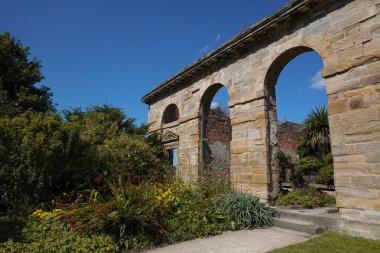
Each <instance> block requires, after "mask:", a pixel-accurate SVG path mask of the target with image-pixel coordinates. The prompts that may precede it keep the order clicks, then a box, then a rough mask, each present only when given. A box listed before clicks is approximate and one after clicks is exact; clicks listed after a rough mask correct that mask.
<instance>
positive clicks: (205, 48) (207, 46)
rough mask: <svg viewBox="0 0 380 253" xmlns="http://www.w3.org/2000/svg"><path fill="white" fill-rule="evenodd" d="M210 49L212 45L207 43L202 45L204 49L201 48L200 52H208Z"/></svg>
mask: <svg viewBox="0 0 380 253" xmlns="http://www.w3.org/2000/svg"><path fill="white" fill-rule="evenodd" d="M209 50H210V45H206V46H204V47H202V49H201V50H199V52H200V53H201V54H207V53H208V51H209Z"/></svg>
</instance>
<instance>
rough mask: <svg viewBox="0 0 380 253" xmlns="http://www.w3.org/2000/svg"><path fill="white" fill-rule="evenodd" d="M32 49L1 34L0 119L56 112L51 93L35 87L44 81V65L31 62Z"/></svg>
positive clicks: (34, 61) (7, 35) (36, 60)
mask: <svg viewBox="0 0 380 253" xmlns="http://www.w3.org/2000/svg"><path fill="white" fill-rule="evenodd" d="M29 56H30V50H29V47H27V46H26V47H24V46H23V45H22V43H21V41H20V40H18V39H16V38H15V37H12V36H11V35H10V34H9V33H3V34H0V117H2V116H5V115H10V116H14V115H17V114H20V113H22V112H25V111H26V110H28V109H32V110H33V111H37V112H45V111H48V110H53V109H54V107H53V104H52V99H51V96H52V93H51V92H50V89H49V88H48V87H46V86H41V87H36V86H35V85H36V84H37V83H38V82H40V81H41V80H43V79H44V77H43V75H42V74H41V67H42V66H41V62H40V61H39V60H38V59H36V58H33V59H31V60H30V59H28V57H29Z"/></svg>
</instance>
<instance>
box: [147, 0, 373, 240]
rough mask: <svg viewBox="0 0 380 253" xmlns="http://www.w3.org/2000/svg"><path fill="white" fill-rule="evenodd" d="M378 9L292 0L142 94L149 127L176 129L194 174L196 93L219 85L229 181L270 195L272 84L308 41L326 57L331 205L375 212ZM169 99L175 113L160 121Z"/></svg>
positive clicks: (274, 145) (352, 213) (182, 160)
mask: <svg viewBox="0 0 380 253" xmlns="http://www.w3.org/2000/svg"><path fill="white" fill-rule="evenodd" d="M379 13H380V0H340V1H335V0H334V1H333V0H313V1H310V0H295V1H292V2H291V4H289V5H288V6H286V7H285V8H284V9H283V10H280V11H279V12H278V13H276V14H275V15H273V16H272V17H269V18H267V19H265V20H263V21H261V22H260V23H258V24H256V25H254V26H252V27H250V28H249V29H248V30H247V31H245V32H243V33H241V34H239V35H237V36H236V37H235V38H233V39H232V40H230V41H228V42H226V44H224V45H222V46H221V47H220V48H218V49H217V50H216V51H215V52H212V53H210V54H209V55H207V56H205V57H204V58H202V59H200V60H198V61H197V62H195V63H194V64H192V65H190V66H189V67H187V68H186V69H184V70H183V71H181V72H179V73H178V74H177V75H176V76H174V77H173V78H171V79H169V80H168V81H167V82H165V83H164V84H163V85H161V86H159V87H158V88H156V89H155V90H153V91H152V92H151V93H150V94H148V95H147V96H145V97H144V101H145V102H146V103H148V104H149V105H150V108H149V118H148V122H149V131H150V132H155V131H159V132H161V133H164V132H165V131H168V130H170V131H173V132H175V133H176V134H177V135H178V136H179V141H178V143H179V168H180V171H181V172H180V173H181V174H182V176H183V178H186V180H188V179H189V180H190V179H191V180H196V179H197V175H198V169H199V162H200V143H201V140H200V118H201V114H200V112H201V106H202V101H203V100H202V99H203V97H204V94H205V93H206V91H207V90H208V89H209V88H212V87H213V86H215V85H220V84H221V85H224V86H225V87H226V89H227V91H228V93H229V97H230V101H229V103H228V105H229V108H230V117H231V125H232V140H231V148H230V149H231V172H232V179H231V181H232V183H233V185H234V187H235V188H237V189H239V190H243V191H247V192H251V193H252V194H254V195H256V196H258V197H260V198H261V199H262V200H263V201H267V200H268V199H269V198H270V197H273V196H275V194H276V191H277V190H278V179H279V178H278V167H277V165H276V161H275V159H273V157H274V155H275V153H276V151H277V150H278V140H277V116H276V115H277V112H276V97H275V92H274V90H275V89H274V87H275V85H276V81H277V78H278V76H279V74H280V72H281V70H282V69H283V67H284V66H285V65H286V64H287V63H288V62H289V61H290V60H292V59H293V58H294V57H296V56H297V55H299V54H301V53H304V52H307V51H311V50H314V51H316V52H317V53H318V54H319V55H320V56H321V58H322V60H323V63H324V68H323V71H322V74H323V76H324V77H325V80H326V93H327V95H328V109H329V123H330V132H331V144H332V154H333V159H334V171H335V172H334V176H335V184H336V194H337V207H338V208H339V211H340V213H341V214H342V215H345V216H346V217H353V218H355V219H363V220H366V221H369V220H371V222H378V221H380V14H379ZM305 67H307V66H305ZM289 95H290V96H291V94H289ZM171 103H174V104H176V105H177V106H178V109H179V119H178V120H177V121H176V122H173V123H170V124H168V125H163V124H162V122H161V119H162V114H163V112H164V110H165V108H166V107H167V106H168V105H169V104H171ZM374 220H375V221H374ZM378 228H379V229H380V226H378ZM368 233H372V234H374V232H373V231H372V232H371V231H368Z"/></svg>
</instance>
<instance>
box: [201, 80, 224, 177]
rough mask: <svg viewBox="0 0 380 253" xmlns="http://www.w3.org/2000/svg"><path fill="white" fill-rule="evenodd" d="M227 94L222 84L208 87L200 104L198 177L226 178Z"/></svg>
mask: <svg viewBox="0 0 380 253" xmlns="http://www.w3.org/2000/svg"><path fill="white" fill-rule="evenodd" d="M228 100H229V95H228V92H227V89H226V88H225V87H224V86H223V85H222V84H214V85H212V86H210V87H209V88H208V89H207V90H206V92H205V93H204V95H203V97H202V100H201V107H200V136H201V140H200V164H201V166H200V171H199V174H200V180H204V179H210V177H213V178H214V179H217V180H218V181H223V182H225V183H229V181H230V165H231V161H230V160H231V154H230V142H231V120H230V112H229V108H228Z"/></svg>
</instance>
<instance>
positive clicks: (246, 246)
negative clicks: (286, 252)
mask: <svg viewBox="0 0 380 253" xmlns="http://www.w3.org/2000/svg"><path fill="white" fill-rule="evenodd" d="M308 238H309V235H307V234H304V233H300V232H295V231H292V230H287V229H282V228H277V227H272V228H269V229H255V230H241V231H233V232H231V231H229V232H225V233H223V234H222V235H218V236H213V237H210V238H203V239H196V240H191V241H186V242H181V243H177V244H173V245H169V246H165V247H162V248H156V249H153V250H150V251H144V253H146V252H148V253H214V252H215V253H235V252H236V253H246V252H255V253H256V252H257V253H258V252H267V251H270V250H273V249H277V248H282V247H285V246H287V245H290V244H295V243H299V242H303V241H306V240H307V239H308Z"/></svg>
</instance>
